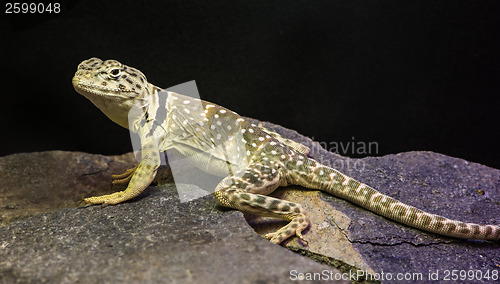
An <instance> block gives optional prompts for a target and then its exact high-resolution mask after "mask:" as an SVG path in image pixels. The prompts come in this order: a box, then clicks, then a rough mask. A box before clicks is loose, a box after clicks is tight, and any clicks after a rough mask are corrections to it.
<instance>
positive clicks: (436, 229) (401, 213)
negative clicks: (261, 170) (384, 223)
mask: <svg viewBox="0 0 500 284" xmlns="http://www.w3.org/2000/svg"><path fill="white" fill-rule="evenodd" d="M305 167H308V169H305ZM300 170H301V171H300V172H301V173H302V174H299V172H293V171H292V172H291V173H290V175H291V176H290V177H289V179H290V181H291V183H293V184H298V185H301V186H304V187H308V188H313V189H319V190H322V191H326V192H328V193H330V194H332V195H334V196H336V197H340V198H342V199H345V200H348V201H350V202H352V203H354V204H357V205H359V206H361V207H363V208H365V209H368V210H370V211H372V212H374V213H376V214H379V215H382V216H384V217H386V218H389V219H391V220H394V221H397V222H400V223H402V224H405V225H408V226H410V227H414V228H418V229H421V230H424V231H428V232H432V233H436V234H440V235H444V236H449V237H456V238H463V239H481V240H496V241H498V240H500V226H497V225H479V224H474V223H465V222H461V221H457V220H452V219H449V218H446V217H442V216H439V215H436V214H431V213H428V212H425V211H422V210H420V209H418V208H415V207H413V206H410V205H408V204H405V203H403V202H401V201H398V200H396V199H394V198H392V197H390V196H388V195H385V194H383V193H381V192H379V191H377V190H375V189H373V188H371V187H369V186H368V185H366V184H363V183H360V182H358V181H356V180H354V179H352V178H350V177H348V176H346V175H344V174H342V173H341V172H339V171H337V170H335V169H332V168H330V167H327V166H325V165H322V164H320V163H318V162H316V161H314V160H309V162H308V163H304V168H302V169H300ZM304 172H307V177H305V176H304V175H303V173H304Z"/></svg>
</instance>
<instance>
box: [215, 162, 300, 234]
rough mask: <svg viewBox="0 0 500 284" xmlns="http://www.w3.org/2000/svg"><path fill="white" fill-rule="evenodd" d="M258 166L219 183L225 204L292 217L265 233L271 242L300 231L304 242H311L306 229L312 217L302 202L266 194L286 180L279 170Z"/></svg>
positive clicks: (218, 192) (218, 190)
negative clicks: (272, 171)
mask: <svg viewBox="0 0 500 284" xmlns="http://www.w3.org/2000/svg"><path fill="white" fill-rule="evenodd" d="M259 168H260V167H259ZM256 169H257V166H255V165H250V166H249V167H248V168H247V169H246V170H245V171H244V173H243V174H242V175H238V174H237V175H236V176H228V177H226V178H225V179H224V180H222V181H221V182H220V184H219V185H218V186H217V188H216V191H215V192H214V196H215V197H216V198H217V200H218V201H219V203H221V204H222V205H223V206H226V207H230V208H233V209H237V210H239V211H241V212H243V213H248V214H252V215H258V216H264V217H276V218H280V219H283V220H286V221H289V223H288V224H287V225H286V226H284V227H283V228H281V229H279V230H278V231H276V232H274V233H269V234H267V235H266V236H265V237H266V238H267V239H269V240H270V241H271V242H273V243H275V244H280V243H281V242H283V241H284V240H286V239H288V238H290V237H293V236H295V235H296V236H297V237H299V238H300V240H301V241H302V242H303V243H304V244H307V241H306V240H305V239H304V236H303V235H302V231H304V230H305V229H306V228H307V227H308V226H309V218H308V217H307V213H306V211H305V210H304V209H303V208H302V206H301V205H300V204H297V203H293V202H288V201H285V200H281V199H278V198H274V197H269V196H266V195H264V194H269V193H271V192H272V191H273V190H275V189H276V188H277V187H279V186H280V185H281V184H282V182H281V178H280V175H279V171H277V170H275V171H274V174H273V175H272V176H270V175H268V174H262V172H261V170H262V168H260V169H259V170H256ZM257 172H259V173H261V174H260V175H259V174H257Z"/></svg>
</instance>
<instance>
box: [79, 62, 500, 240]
mask: <svg viewBox="0 0 500 284" xmlns="http://www.w3.org/2000/svg"><path fill="white" fill-rule="evenodd" d="M73 86H74V88H75V90H76V91H77V92H78V93H80V94H81V95H83V96H85V97H86V98H88V99H89V100H90V101H92V103H94V105H96V106H97V107H98V108H99V109H100V110H101V111H102V112H104V114H106V115H107V116H108V117H109V118H110V119H111V120H112V121H114V122H115V123H117V124H119V125H121V126H123V127H125V128H128V129H130V130H131V131H133V132H137V134H138V135H139V137H140V139H141V155H142V159H141V161H140V163H139V164H138V165H137V166H136V167H134V168H132V169H130V170H128V171H126V172H125V173H124V174H121V175H116V176H113V178H114V179H115V180H114V181H113V183H128V186H127V188H126V189H125V190H124V191H119V192H115V193H112V194H108V195H102V196H95V197H89V198H85V199H84V202H86V203H89V204H104V205H111V204H117V203H120V202H124V201H126V200H129V199H132V198H134V197H136V196H137V195H139V194H140V193H141V192H142V191H143V190H144V189H146V188H147V187H148V186H149V184H150V183H151V182H152V180H153V178H154V177H155V175H156V171H157V169H158V167H159V166H160V164H161V159H160V153H161V152H164V151H166V150H168V149H175V150H177V151H178V152H179V153H181V154H182V155H184V156H188V157H190V158H191V160H192V162H194V164H195V166H197V167H199V168H200V169H202V170H205V171H207V172H209V173H212V174H219V175H220V174H224V173H226V174H227V168H228V166H229V165H230V166H231V169H232V170H231V171H230V174H229V175H227V176H226V177H225V178H224V179H223V180H222V181H221V182H220V183H219V184H218V185H217V187H216V188H215V192H214V193H213V195H214V196H215V198H216V199H217V200H218V202H219V203H220V204H222V205H223V206H226V207H230V208H234V209H237V210H239V211H241V212H244V213H249V214H255V215H260V216H268V217H277V218H281V219H284V220H287V221H289V223H288V224H287V225H285V226H284V227H283V228H281V229H280V230H278V231H277V232H274V233H269V234H267V235H266V238H268V239H270V240H271V242H273V243H277V244H279V243H281V242H283V241H284V240H286V239H288V238H290V237H292V236H294V235H296V236H297V237H299V238H300V239H301V240H302V241H303V242H304V243H307V242H306V241H305V239H304V237H303V234H302V232H303V230H304V229H306V228H307V227H308V226H309V223H310V222H309V219H308V217H307V213H306V211H305V210H304V209H303V208H302V206H301V205H300V204H297V203H293V202H288V201H284V200H280V199H277V198H273V197H269V196H267V195H268V194H270V193H271V192H273V191H274V190H275V189H276V188H278V187H279V186H286V185H292V184H294V185H300V186H303V187H306V188H312V189H318V190H321V191H325V192H327V193H330V194H332V195H334V196H337V197H340V198H343V199H345V200H348V201H350V202H352V203H354V204H357V205H359V206H361V207H363V208H365V209H367V210H370V211H372V212H374V213H377V214H379V215H382V216H384V217H386V218H389V219H392V220H395V221H397V222H400V223H403V224H405V225H408V226H411V227H414V228H418V229H421V230H425V231H429V232H433V233H437V234H441V235H445V236H451V237H457V238H467V239H483V240H500V226H498V225H478V224H473V223H465V222H461V221H456V220H452V219H449V218H445V217H442V216H438V215H435V214H431V213H428V212H424V211H422V210H420V209H417V208H415V207H413V206H410V205H407V204H404V203H402V202H400V201H398V200H395V199H394V198H392V197H390V196H387V195H385V194H382V193H380V192H379V191H377V190H375V189H373V188H371V187H370V186H368V185H366V184H363V183H361V182H358V181H356V180H354V179H352V178H350V177H348V176H346V175H344V174H342V173H341V172H339V171H337V170H335V169H333V168H330V167H328V166H325V165H323V164H321V163H319V162H317V161H315V160H314V159H312V158H310V157H308V153H309V148H308V147H306V146H304V145H302V144H300V143H297V142H294V141H291V140H288V139H286V138H284V137H281V136H280V135H279V134H278V133H275V132H272V131H270V130H268V129H266V128H264V127H262V126H260V125H255V124H252V123H250V122H249V121H247V120H246V119H244V118H242V117H241V116H239V115H238V114H236V113H235V112H233V111H231V110H229V109H226V108H224V107H221V106H218V105H216V104H213V103H210V102H206V101H202V100H199V99H195V98H191V97H188V96H184V95H181V94H177V93H174V92H165V91H163V90H162V89H160V88H158V87H156V86H155V85H153V84H151V83H149V82H148V81H147V79H146V77H145V76H144V74H143V73H142V72H140V71H139V70H137V69H135V68H132V67H129V66H126V65H124V64H121V63H120V62H118V61H116V60H106V61H102V60H100V59H98V58H91V59H88V60H85V61H83V62H82V63H80V65H79V66H78V69H77V71H76V73H75V76H74V77H73ZM160 94H163V97H162V96H160ZM160 97H162V98H160ZM195 105H198V106H199V107H198V108H196V107H195ZM134 106H139V107H140V108H141V109H142V110H143V113H142V115H139V117H137V120H131V121H130V122H131V123H129V118H128V115H129V111H130V110H131V109H132V108H133V107H134ZM236 137H238V138H236ZM220 141H224V142H220ZM219 145H226V146H227V147H230V148H232V150H233V151H232V152H225V151H224V149H223V148H224V147H216V146H219ZM228 153H229V154H228ZM228 155H229V156H228ZM224 169H225V170H226V171H224Z"/></svg>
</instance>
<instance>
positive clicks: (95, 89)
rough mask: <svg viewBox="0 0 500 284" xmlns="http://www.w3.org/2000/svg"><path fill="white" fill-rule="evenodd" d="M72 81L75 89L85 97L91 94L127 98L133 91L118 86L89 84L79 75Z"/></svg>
mask: <svg viewBox="0 0 500 284" xmlns="http://www.w3.org/2000/svg"><path fill="white" fill-rule="evenodd" d="M72 83H73V87H74V88H75V90H76V91H77V92H78V93H79V94H81V95H83V96H85V97H87V95H90V96H99V97H115V98H127V97H129V96H128V95H127V94H129V93H132V91H130V90H121V89H118V88H109V87H105V86H100V85H96V84H89V83H87V82H85V81H84V80H81V79H80V78H78V77H77V76H75V77H73V80H72Z"/></svg>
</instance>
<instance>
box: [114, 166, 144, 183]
mask: <svg viewBox="0 0 500 284" xmlns="http://www.w3.org/2000/svg"><path fill="white" fill-rule="evenodd" d="M138 167H139V165H136V166H135V167H133V168H131V169H128V170H126V171H125V172H124V173H123V174H119V175H111V178H112V179H113V182H112V183H113V184H124V183H128V182H129V181H130V179H132V176H133V175H134V173H135V171H136V170H137V168H138Z"/></svg>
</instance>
